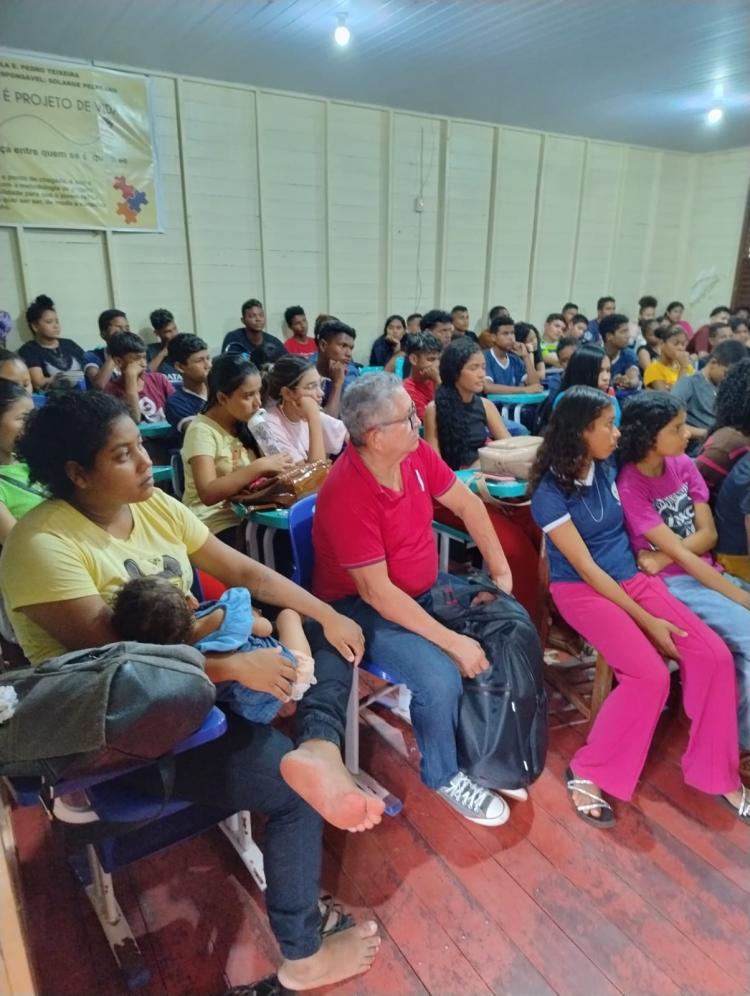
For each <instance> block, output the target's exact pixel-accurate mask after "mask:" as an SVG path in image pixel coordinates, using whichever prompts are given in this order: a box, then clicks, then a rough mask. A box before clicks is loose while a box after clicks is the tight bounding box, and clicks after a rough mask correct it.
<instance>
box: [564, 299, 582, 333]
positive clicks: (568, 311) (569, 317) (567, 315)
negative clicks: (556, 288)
mask: <svg viewBox="0 0 750 996" xmlns="http://www.w3.org/2000/svg"><path fill="white" fill-rule="evenodd" d="M560 314H561V315H562V316H563V321H564V322H565V328H566V329H569V328H570V323H571V322H572V321H573V319H574V318H575V316H576V315H577V314H578V305H577V304H573V302H572V301H568V302H566V303H565V304H564V305H563V306H562V308H561V309H560Z"/></svg>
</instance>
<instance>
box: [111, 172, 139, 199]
mask: <svg viewBox="0 0 750 996" xmlns="http://www.w3.org/2000/svg"><path fill="white" fill-rule="evenodd" d="M112 186H113V187H114V189H115V190H119V191H120V193H121V194H122V196H123V200H126V201H127V200H129V199H130V198H131V197H133V196H135V187H134V186H132V184H130V183H128V181H127V180H126V179H125V177H124V176H116V177H115V182H114V183H113V184H112Z"/></svg>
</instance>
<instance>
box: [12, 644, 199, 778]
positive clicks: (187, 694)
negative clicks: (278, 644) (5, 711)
mask: <svg viewBox="0 0 750 996" xmlns="http://www.w3.org/2000/svg"><path fill="white" fill-rule="evenodd" d="M203 663H204V662H203V655H202V654H201V653H200V652H199V651H198V650H196V649H195V648H194V647H188V646H156V645H151V644H141V643H132V642H128V643H110V644H108V645H107V646H104V647H97V648H95V649H93V650H76V651H73V652H72V653H69V654H64V655H63V656H62V657H54V658H52V659H51V660H48V661H45V663H44V664H40V665H39V666H38V667H25V668H18V669H15V670H12V671H5V672H3V673H0V688H2V687H3V686H6V687H7V686H11V687H12V688H13V689H14V690H15V693H16V695H17V697H18V701H17V704H16V706H15V710H14V711H13V713H12V715H11V716H10V717H9V718H7V719H5V721H0V775H11V776H13V775H15V776H28V775H36V776H43V777H44V779H45V781H46V782H47V783H48V784H50V785H54V784H55V783H56V782H58V781H60V780H61V779H62V778H70V777H72V776H73V775H77V774H84V773H85V774H93V773H97V772H105V771H117V770H118V769H122V768H125V767H130V766H134V765H138V764H144V763H149V762H151V761H156V760H158V759H159V758H161V757H163V756H164V755H166V754H169V752H170V751H172V750H173V748H175V747H176V746H177V745H178V744H179V743H180V742H181V741H182V740H184V739H185V738H186V737H188V736H190V734H191V733H194V732H195V731H196V730H197V729H198V728H199V727H200V726H201V724H202V723H203V720H204V719H205V718H206V716H207V715H208V713H209V711H210V710H211V707H212V706H213V703H214V698H215V687H214V684H213V682H212V681H211V679H210V678H209V677H208V675H207V674H206V673H205V671H204V669H203ZM6 694H7V693H6ZM11 695H12V693H11Z"/></svg>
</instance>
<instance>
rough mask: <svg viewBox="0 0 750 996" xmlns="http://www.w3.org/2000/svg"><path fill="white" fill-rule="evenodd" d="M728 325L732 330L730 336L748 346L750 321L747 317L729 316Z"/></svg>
mask: <svg viewBox="0 0 750 996" xmlns="http://www.w3.org/2000/svg"><path fill="white" fill-rule="evenodd" d="M729 327H730V329H731V330H732V337H733V338H734V339H736V340H737V342H741V343H742V345H743V346H745V347H747V348H750V321H748V319H747V318H731V319H730V320H729Z"/></svg>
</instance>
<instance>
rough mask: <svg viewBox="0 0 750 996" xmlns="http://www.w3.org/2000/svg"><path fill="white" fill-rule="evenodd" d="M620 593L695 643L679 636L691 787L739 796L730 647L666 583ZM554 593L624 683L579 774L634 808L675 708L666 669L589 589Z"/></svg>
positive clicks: (575, 763)
mask: <svg viewBox="0 0 750 996" xmlns="http://www.w3.org/2000/svg"><path fill="white" fill-rule="evenodd" d="M621 587H622V588H623V589H624V590H625V591H626V592H627V593H628V595H630V597H631V598H632V599H633V601H634V602H637V603H638V605H640V606H641V607H642V608H644V609H645V610H646V611H647V612H650V613H651V615H653V616H657V617H659V618H661V619H666V620H668V621H669V622H671V623H674V624H675V625H676V626H679V627H680V629H683V630H685V631H686V632H687V634H688V635H687V636H685V637H682V636H673V641H674V644H675V646H676V647H677V649H678V651H679V653H680V657H681V660H680V662H679V664H680V673H681V677H682V691H683V704H684V707H685V712H686V713H687V716H688V718H689V719H690V739H689V741H688V746H687V750H686V751H685V753H684V755H683V757H682V771H683V775H684V778H685V781H686V782H687V783H688V785H692V786H694V787H695V788H697V789H700V790H701V791H703V792H708V793H711V794H715V795H725V794H726V793H728V792H732V791H734V790H735V789H737V788H739V786H740V777H739V743H738V737H737V691H736V685H735V681H736V679H735V673H734V661H733V659H732V655H731V654H730V652H729V650H728V649H727V647H726V644H725V643H724V641H723V640H722V639H721V638H720V637H718V636H717V635H716V633H714V631H713V630H712V629H710V628H709V627H708V626H707V625H706V624H705V623H704V622H701V620H700V619H698V617H697V616H695V615H693V613H692V612H690V610H689V609H687V608H686V607H685V606H684V605H683V604H682V602H679V601H678V600H677V599H676V598H675V597H674V596H673V595H672V594H671V593H670V592H669V590H668V589H667V587H666V585H665V584H664V583H663V582H662V581H660V580H659V578H652V577H648V576H647V575H645V574H641V573H640V572H639V573H638V574H636V575H635V577H633V578H630V579H629V580H628V581H624V582H621ZM550 592H551V594H552V598H553V599H554V601H555V604H556V605H557V607H558V609H559V610H560V613H561V615H562V617H563V618H564V619H565V620H566V622H568V623H570V625H571V626H572V627H573V628H574V629H576V630H577V631H578V632H579V633H580V634H581V635H582V636H583V637H584V638H585V639H586V640H588V642H589V643H590V644H591V645H592V646H593V647H595V648H596V649H597V650H598V651H599V653H600V654H602V656H603V657H604V659H605V660H606V661H607V663H608V664H609V665H610V667H611V668H612V669H613V670H614V672H615V674H616V676H617V687H616V688H615V689H614V691H612V692H611V694H610V695H609V696H608V697H607V698H606V699H605V701H604V705H603V706H602V708H601V710H600V712H599V715H598V716H597V717H596V721H595V723H594V725H593V726H592V728H591V730H590V732H589V735H588V739H587V740H586V743H585V744H584V746H583V747H581V749H580V750H579V751H577V753H576V754H575V756H574V757H573V760H572V761H571V769H572V771H573V772H574V773H575V775H576V776H577V777H578V778H586V779H589V780H590V781H592V782H594V783H595V784H596V785H598V786H599V787H600V788H602V789H604V791H605V792H609V793H610V794H611V795H614V796H616V797H617V798H618V799H630V797H631V796H632V794H633V791H634V790H635V787H636V784H637V783H638V779H639V777H640V775H641V771H642V770H643V765H644V764H645V763H646V755H647V753H648V749H649V747H650V745H651V739H652V737H653V735H654V730H655V729H656V724H657V722H658V720H659V715H660V713H661V711H662V709H663V708H664V703H665V702H666V700H667V694H668V692H669V672H668V670H667V667H666V664H665V663H664V660H663V659H662V657H661V655H660V654H659V652H658V651H657V650H656V649H655V647H654V646H653V644H652V643H651V642H650V641H649V639H648V637H647V636H646V635H645V634H644V633H643V632H642V631H641V630H640V629H639V628H638V626H637V625H636V624H635V622H634V621H633V620H632V619H631V618H630V616H629V615H628V614H627V613H626V612H625V611H624V610H623V609H621V608H619V607H618V606H617V605H615V604H614V603H613V602H610V601H609V599H607V598H604V597H603V596H602V595H600V594H598V592H596V591H594V589H593V588H591V587H590V586H589V585H587V584H585V583H584V582H582V581H580V582H576V581H557V582H553V583H552V584H551V585H550Z"/></svg>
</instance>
